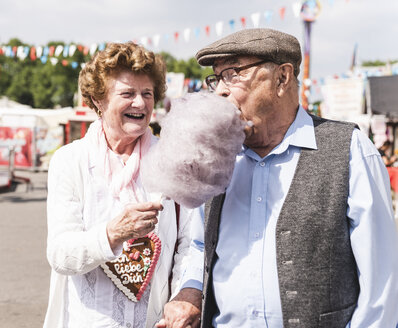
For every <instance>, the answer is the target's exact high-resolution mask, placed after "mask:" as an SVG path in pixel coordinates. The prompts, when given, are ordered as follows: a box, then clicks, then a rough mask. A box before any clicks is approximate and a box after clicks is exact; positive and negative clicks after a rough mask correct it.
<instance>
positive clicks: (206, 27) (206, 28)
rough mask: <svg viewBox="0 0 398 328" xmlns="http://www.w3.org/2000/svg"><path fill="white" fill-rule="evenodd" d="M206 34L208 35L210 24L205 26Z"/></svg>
mask: <svg viewBox="0 0 398 328" xmlns="http://www.w3.org/2000/svg"><path fill="white" fill-rule="evenodd" d="M205 31H206V35H207V36H210V25H206V26H205Z"/></svg>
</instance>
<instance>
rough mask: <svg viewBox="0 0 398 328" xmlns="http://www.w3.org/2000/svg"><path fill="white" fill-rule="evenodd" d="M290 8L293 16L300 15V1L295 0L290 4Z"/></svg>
mask: <svg viewBox="0 0 398 328" xmlns="http://www.w3.org/2000/svg"><path fill="white" fill-rule="evenodd" d="M292 9H293V14H294V17H296V18H298V17H300V12H301V2H300V1H297V2H295V3H293V4H292Z"/></svg>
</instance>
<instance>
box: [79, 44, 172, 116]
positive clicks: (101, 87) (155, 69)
mask: <svg viewBox="0 0 398 328" xmlns="http://www.w3.org/2000/svg"><path fill="white" fill-rule="evenodd" d="M123 70H128V71H131V72H133V73H137V74H145V75H147V76H148V77H149V78H150V79H151V80H152V82H153V85H154V100H155V103H157V102H158V101H159V100H162V99H163V98H164V95H165V92H166V64H165V62H164V60H163V58H162V57H161V56H160V55H155V54H154V53H153V52H152V51H149V50H146V49H145V48H144V47H142V46H139V45H137V44H135V43H133V42H126V43H109V44H108V45H107V47H106V49H105V50H104V51H100V52H98V53H96V54H95V56H94V57H93V58H92V59H91V61H90V62H88V63H87V64H86V65H85V66H84V68H83V69H82V70H81V71H80V74H79V88H80V91H81V94H82V97H83V101H84V102H85V103H86V104H87V106H89V107H90V108H92V109H94V110H95V111H96V112H98V109H97V107H96V106H95V105H94V103H93V101H92V98H94V99H96V100H101V99H104V97H105V94H106V91H107V90H106V81H107V79H108V78H109V77H110V76H111V75H112V74H113V73H115V72H119V71H123Z"/></svg>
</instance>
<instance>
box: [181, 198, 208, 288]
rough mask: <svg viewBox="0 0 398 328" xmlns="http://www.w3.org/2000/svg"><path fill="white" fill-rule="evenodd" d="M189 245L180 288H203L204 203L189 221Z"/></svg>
mask: <svg viewBox="0 0 398 328" xmlns="http://www.w3.org/2000/svg"><path fill="white" fill-rule="evenodd" d="M191 240H192V241H191V245H190V248H189V257H188V259H187V262H186V263H187V264H186V265H185V268H184V274H183V277H182V279H181V289H182V288H196V289H199V290H202V289H203V266H204V205H202V206H201V207H200V208H198V209H197V210H196V211H195V213H194V215H193V217H192V223H191Z"/></svg>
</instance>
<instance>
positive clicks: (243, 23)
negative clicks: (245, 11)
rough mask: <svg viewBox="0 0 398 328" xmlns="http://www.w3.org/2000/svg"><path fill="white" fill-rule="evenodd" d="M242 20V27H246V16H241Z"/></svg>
mask: <svg viewBox="0 0 398 328" xmlns="http://www.w3.org/2000/svg"><path fill="white" fill-rule="evenodd" d="M240 22H241V23H242V28H246V18H245V17H241V18H240Z"/></svg>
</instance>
